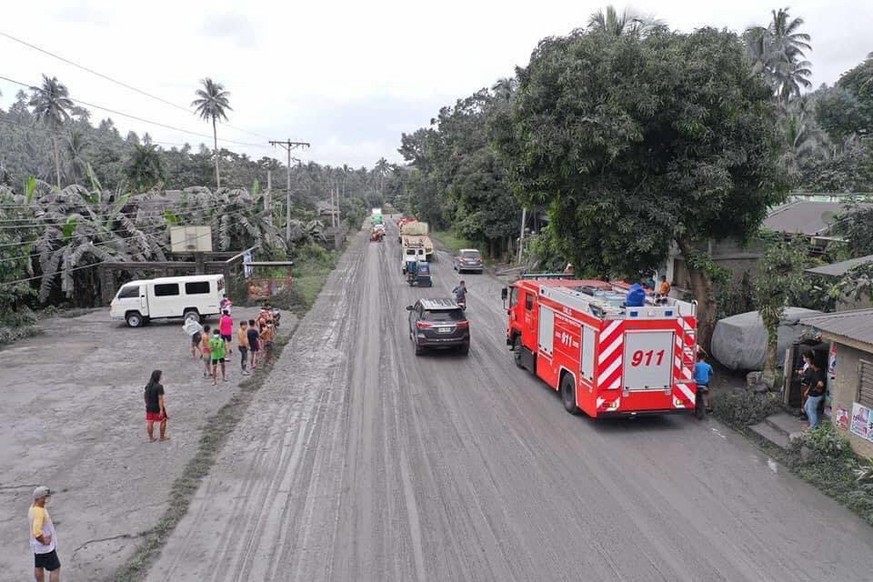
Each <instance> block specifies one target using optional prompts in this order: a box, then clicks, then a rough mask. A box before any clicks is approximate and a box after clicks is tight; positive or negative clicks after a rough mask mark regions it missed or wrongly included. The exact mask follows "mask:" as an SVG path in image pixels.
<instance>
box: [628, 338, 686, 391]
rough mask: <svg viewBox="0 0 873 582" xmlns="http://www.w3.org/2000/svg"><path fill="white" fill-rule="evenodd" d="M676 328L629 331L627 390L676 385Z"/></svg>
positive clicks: (659, 388)
mask: <svg viewBox="0 0 873 582" xmlns="http://www.w3.org/2000/svg"><path fill="white" fill-rule="evenodd" d="M673 344H674V341H673V332H672V331H640V332H629V333H627V334H626V335H625V340H624V379H623V385H624V388H625V390H665V389H668V388H670V387H671V386H672V385H673Z"/></svg>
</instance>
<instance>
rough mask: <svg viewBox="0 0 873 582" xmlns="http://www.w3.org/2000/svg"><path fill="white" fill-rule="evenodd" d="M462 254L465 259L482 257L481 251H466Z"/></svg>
mask: <svg viewBox="0 0 873 582" xmlns="http://www.w3.org/2000/svg"><path fill="white" fill-rule="evenodd" d="M461 256H462V257H464V258H465V259H478V258H480V257H479V251H464V252H463V253H461Z"/></svg>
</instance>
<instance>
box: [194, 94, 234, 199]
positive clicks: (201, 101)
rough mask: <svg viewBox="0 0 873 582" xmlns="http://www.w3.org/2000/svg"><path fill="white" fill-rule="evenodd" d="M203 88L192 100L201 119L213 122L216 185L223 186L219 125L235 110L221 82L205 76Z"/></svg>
mask: <svg viewBox="0 0 873 582" xmlns="http://www.w3.org/2000/svg"><path fill="white" fill-rule="evenodd" d="M200 83H201V84H202V85H203V87H202V88H200V89H197V91H195V94H196V95H197V99H195V100H194V101H192V102H191V106H192V107H193V108H194V112H195V113H196V114H197V115H199V116H200V118H201V119H204V120H206V121H211V122H212V141H213V145H214V148H213V150H212V152H213V155H214V156H215V187H216V188H221V173H220V172H219V169H218V159H219V154H218V127H217V123H218V121H219V120H222V119H223V120H225V121H226V120H227V112H228V111H233V109H232V108H231V106H230V92H229V91H227V90H226V89H225V88H224V85H222V84H221V83H216V82H215V81H213V80H212V79H210V78H208V77H207V78H205V79H202V80H201V81H200Z"/></svg>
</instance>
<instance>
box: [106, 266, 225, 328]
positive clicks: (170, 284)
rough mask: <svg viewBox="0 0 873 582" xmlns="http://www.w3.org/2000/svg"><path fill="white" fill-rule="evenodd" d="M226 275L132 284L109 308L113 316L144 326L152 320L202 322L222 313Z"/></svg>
mask: <svg viewBox="0 0 873 582" xmlns="http://www.w3.org/2000/svg"><path fill="white" fill-rule="evenodd" d="M223 296H224V275H190V276H186V277H161V278H158V279H144V280H141V281H131V282H129V283H125V284H124V285H122V287H121V289H119V290H118V293H116V294H115V298H114V299H113V300H112V303H110V305H109V316H110V317H111V318H112V319H114V320H124V321H126V322H127V325H128V326H130V327H140V326H141V325H143V324H145V323H148V322H149V320H152V319H159V318H172V317H181V318H185V319H191V320H194V321H197V322H200V321H201V319H203V318H205V317H209V316H213V315H218V314H219V312H220V309H219V304H220V302H221V299H222V297H223Z"/></svg>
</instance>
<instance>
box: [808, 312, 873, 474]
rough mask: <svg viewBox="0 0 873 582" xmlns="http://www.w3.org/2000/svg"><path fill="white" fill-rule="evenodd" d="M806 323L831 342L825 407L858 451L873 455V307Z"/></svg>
mask: <svg viewBox="0 0 873 582" xmlns="http://www.w3.org/2000/svg"><path fill="white" fill-rule="evenodd" d="M803 323H804V325H807V326H809V327H811V328H813V329H814V330H815V331H817V332H818V333H819V334H820V335H821V339H822V340H823V341H825V342H829V343H830V357H829V362H828V370H827V373H828V397H827V399H826V405H825V410H826V411H827V410H828V409H830V417H831V421H832V422H833V424H834V426H835V427H836V428H837V429H838V430H839V431H840V432H842V433H843V434H844V435H846V436H847V437H848V439H849V443H850V444H851V446H852V449H853V450H854V451H855V452H856V453H858V454H859V455H865V456H868V457H873V309H856V310H853V311H843V312H840V313H829V314H827V315H820V316H817V317H810V318H809V319H806V320H804V322H803Z"/></svg>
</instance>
